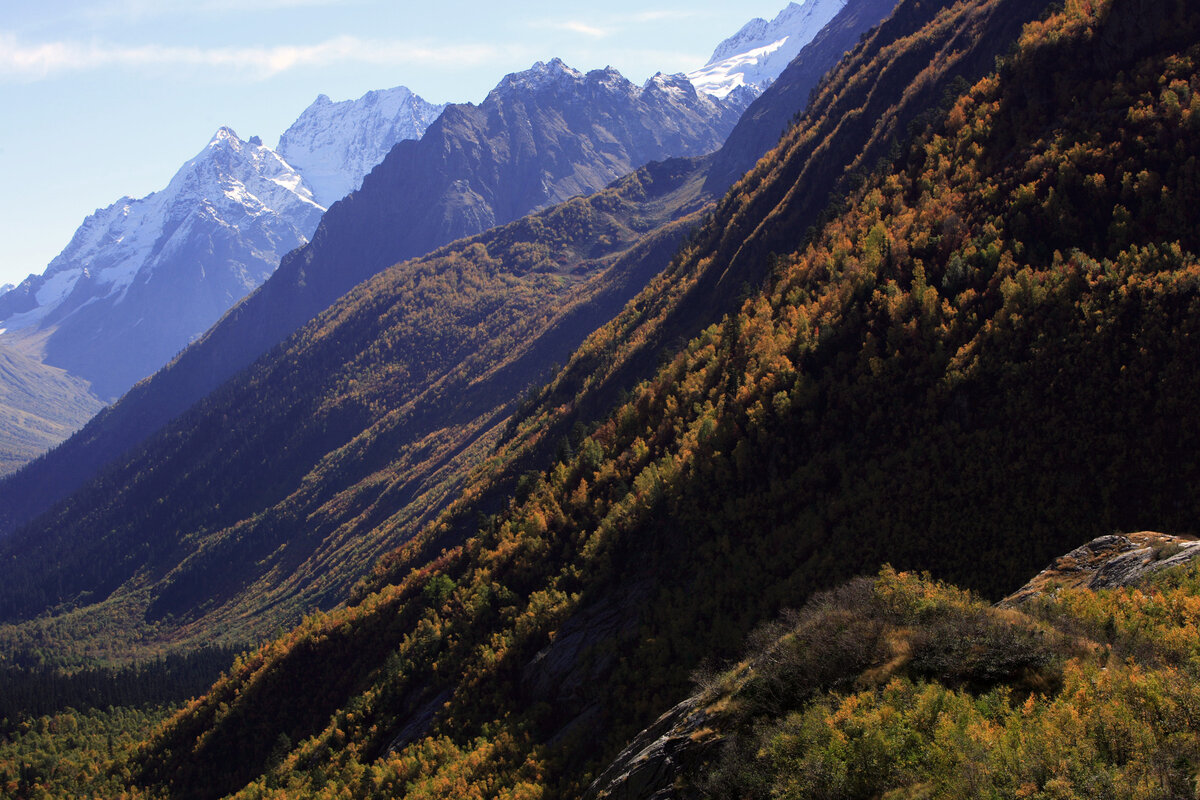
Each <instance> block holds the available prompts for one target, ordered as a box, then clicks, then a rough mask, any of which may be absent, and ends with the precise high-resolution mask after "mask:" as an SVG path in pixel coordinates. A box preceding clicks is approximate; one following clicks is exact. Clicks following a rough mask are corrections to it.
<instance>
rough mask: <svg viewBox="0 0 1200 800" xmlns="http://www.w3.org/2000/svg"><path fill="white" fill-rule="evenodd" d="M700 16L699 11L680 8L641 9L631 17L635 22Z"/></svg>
mask: <svg viewBox="0 0 1200 800" xmlns="http://www.w3.org/2000/svg"><path fill="white" fill-rule="evenodd" d="M698 16H700V14H699V12H697V11H691V10H680V9H662V10H659V11H639V12H638V13H636V14H634V15H633V16H631V17H630V18H629V19H630V20H631V21H633V22H661V21H662V20H667V19H691V18H693V17H698Z"/></svg>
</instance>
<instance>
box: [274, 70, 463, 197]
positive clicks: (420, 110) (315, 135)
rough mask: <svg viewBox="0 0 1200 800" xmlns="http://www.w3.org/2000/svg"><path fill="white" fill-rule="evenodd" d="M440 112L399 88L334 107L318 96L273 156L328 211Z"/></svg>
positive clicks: (324, 98) (282, 139)
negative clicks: (292, 171)
mask: <svg viewBox="0 0 1200 800" xmlns="http://www.w3.org/2000/svg"><path fill="white" fill-rule="evenodd" d="M443 108H445V106H444V105H434V104H433V103H428V102H426V101H425V100H423V99H421V97H419V96H418V95H415V94H413V93H412V91H410V90H409V89H408V88H406V87H404V86H397V87H395V88H393V89H383V90H379V91H373V92H367V93H366V94H364V95H363V96H362V97H360V98H358V99H357V100H343V101H342V102H338V103H335V102H333V101H331V100H330V99H329V97H327V96H326V95H319V96H318V97H317V99H316V101H315V102H314V103H313V104H312V105H311V106H309V107H308V108H306V109H305V110H304V113H302V114H301V115H300V116H299V117H298V118H297V119H296V121H295V122H293V123H292V125H291V127H289V128H288V129H287V130H286V131H284V132H283V134H282V135H281V136H280V137H279V146H278V147H276V148H275V152H277V153H279V155H280V156H281V157H282V158H283V159H284V160H285V161H287V163H289V164H291V165H292V167H294V168H295V169H296V171H297V172H299V173H300V174H301V175H303V176H304V183H305V185H306V186H308V187H309V189H311V190H312V194H313V199H314V200H316V202H317V203H319V204H320V205H322V206H325V207H329V206H331V205H333V204H334V203H335V202H336V201H338V200H340V199H342V198H343V197H345V196H346V195H348V194H350V193H351V192H353V191H355V190H356V189H358V187H359V186H361V185H362V179H363V177H364V176H366V174H367V173H368V172H370V171H371V170H372V169H373V168H374V167H375V165H376V164H378V163H379V162H380V161H383V157H384V156H386V155H387V154H388V151H389V150H391V149H392V147H393V146H394V145H395V144H396V143H397V142H399V141H402V140H404V139H420V138H421V135H422V134H423V133H424V132H425V129H426V128H428V127H429V126H430V125H431V124H432V123H433V121H434V120H435V119H437V118H438V115H439V114H441V113H442V109H443Z"/></svg>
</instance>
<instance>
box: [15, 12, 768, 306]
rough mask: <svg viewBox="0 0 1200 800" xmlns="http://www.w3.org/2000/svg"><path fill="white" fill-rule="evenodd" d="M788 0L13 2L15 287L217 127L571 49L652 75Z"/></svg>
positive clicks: (458, 92) (596, 62)
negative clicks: (100, 213) (99, 213)
mask: <svg viewBox="0 0 1200 800" xmlns="http://www.w3.org/2000/svg"><path fill="white" fill-rule="evenodd" d="M786 4H787V0H745V2H739V3H729V2H709V1H708V0H692V2H684V0H605V2H601V3H597V2H586V3H585V2H551V1H545V2H543V1H542V0H538V1H536V2H510V3H507V4H505V3H482V2H474V0H423V2H420V3H417V2H407V1H405V2H396V1H392V2H385V1H384V0H35V1H34V2H27V0H0V12H2V13H0V109H3V111H2V114H3V117H2V119H3V123H2V124H0V187H2V189H3V190H2V191H0V284H3V283H17V282H19V281H20V280H21V279H23V278H24V277H25V276H26V275H27V274H29V273H31V272H35V273H41V272H42V271H43V270H44V269H45V267H46V264H47V263H48V262H49V261H50V259H51V258H53V257H54V256H55V255H57V253H58V252H59V251H60V250H61V249H62V248H63V247H64V246H65V245H66V244H67V242H68V240H69V239H70V236H71V234H72V233H73V232H74V230H75V228H76V227H78V225H79V223H80V222H82V221H83V218H84V217H85V216H87V215H88V214H90V213H91V212H93V211H94V210H95V209H97V208H99V207H102V206H106V205H108V204H109V203H112V202H114V201H115V200H117V199H118V198H120V197H122V196H123V195H129V196H132V197H141V196H143V195H146V194H148V193H150V192H152V191H155V190H157V189H161V188H163V187H164V186H166V184H167V182H168V181H169V180H170V178H171V176H172V175H173V174H174V172H175V170H176V169H178V168H179V167H180V166H181V165H182V164H183V163H184V162H185V161H186V160H187V159H189V158H191V157H192V156H194V155H195V154H196V153H198V152H199V151H200V150H201V149H202V148H203V147H204V145H205V144H206V143H207V142H208V140H209V138H210V137H211V136H212V134H213V132H214V131H215V130H216V129H217V128H218V127H219V126H221V125H229V126H231V127H232V128H233V129H234V130H236V131H237V132H238V134H239V135H240V136H242V138H248V137H250V136H251V135H259V136H261V137H262V139H263V141H264V143H266V144H270V145H272V146H274V144H275V143H276V142H277V141H278V138H279V134H280V133H282V132H283V131H284V129H285V128H287V126H288V125H289V124H290V123H291V122H292V121H293V120H294V119H295V118H296V117H297V116H299V114H300V112H301V111H303V110H304V108H305V107H306V106H308V105H309V104H310V103H311V102H312V101H313V99H315V97H316V96H317V95H318V94H321V93H324V94H327V95H329V96H330V97H331V98H333V99H334V100H345V99H349V98H353V97H359V96H361V95H362V94H364V93H365V92H367V91H370V90H371V89H383V88H388V87H391V86H397V85H401V84H403V85H405V86H408V87H409V88H410V89H412V90H413V91H415V92H417V93H418V94H420V95H421V96H423V97H425V98H426V99H427V100H430V101H432V102H479V101H480V100H482V99H483V97H484V96H485V95H486V94H487V91H488V90H489V89H490V88H491V87H492V86H493V85H494V84H495V83H496V82H497V81H498V80H499V79H500V78H501V77H502V76H503V75H505V74H506V73H508V72H513V71H516V70H520V69H525V68H527V67H529V66H530V65H531V64H532V63H533V62H535V61H539V60H541V61H545V60H548V59H550V58H552V57H555V56H558V57H560V58H562V59H563V60H564V61H566V62H567V63H568V64H570V65H571V66H573V67H576V68H578V69H585V70H586V69H594V68H598V67H604V66H608V65H611V66H614V67H616V68H617V69H619V70H620V71H621V72H622V73H624V74H625V75H626V76H627V77H629V78H630V79H632V80H634V81H637V82H639V83H640V82H641V81H643V80H645V79H646V78H647V77H649V76H650V75H652V74H653V73H655V72H657V71H659V70H663V71H665V72H681V71H687V70H690V69H695V68H696V67H699V66H701V65H703V64H704V62H705V61H707V59H708V56H709V55H710V53H711V52H712V49H713V48H714V47H715V46H716V45H717V43H718V42H719V41H720V40H721V39H723V38H725V37H726V36H729V35H731V34H733V33H734V32H735V31H736V30H737V29H738V28H740V27H741V26H742V24H744V23H745V22H746V21H748V20H749V19H751V18H752V17H756V16H760V17H766V18H768V19H769V18H771V17H773V16H775V14H776V13H778V11H779V10H780V9H782V8H783V7H784V6H785V5H786Z"/></svg>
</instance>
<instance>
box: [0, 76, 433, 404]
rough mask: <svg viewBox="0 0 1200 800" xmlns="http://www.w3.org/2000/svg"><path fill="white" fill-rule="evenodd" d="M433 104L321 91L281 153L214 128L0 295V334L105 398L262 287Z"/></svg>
mask: <svg viewBox="0 0 1200 800" xmlns="http://www.w3.org/2000/svg"><path fill="white" fill-rule="evenodd" d="M440 109H441V107H440V106H434V105H431V104H429V103H426V102H425V101H423V100H422V99H421V98H419V97H417V96H416V95H414V94H413V93H412V92H410V91H409V90H408V89H406V88H404V87H397V88H395V89H390V90H386V91H381V92H370V93H368V94H367V95H364V96H363V97H361V98H359V99H358V100H354V101H346V102H343V103H331V102H330V101H329V99H328V98H327V97H324V96H321V97H319V98H318V99H317V101H316V102H315V103H313V105H312V106H310V107H309V108H308V109H307V110H306V111H305V112H304V113H303V114H302V115H301V116H300V118H299V119H298V120H297V121H296V122H295V123H294V124H293V125H292V126H291V127H290V128H289V129H288V131H287V132H285V133H284V135H283V137H281V140H280V149H279V151H273V150H271V149H270V148H268V147H266V146H264V145H263V143H262V141H261V140H260V139H259V138H258V137H251V138H250V139H249V140H248V141H243V140H242V139H240V138H239V137H238V136H237V134H235V133H234V132H233V130H232V129H230V128H221V129H220V130H218V131H217V133H216V134H215V135H214V136H213V138H212V140H211V141H210V142H209V144H208V145H207V146H206V147H205V148H204V149H203V150H202V151H201V152H200V153H199V154H198V155H197V156H196V157H195V158H193V159H191V160H190V161H188V162H187V163H186V164H184V166H183V167H182V168H181V169H180V170H179V172H177V173H176V175H175V177H174V178H172V180H171V182H170V183H169V184H168V185H167V187H166V188H165V189H163V190H162V191H159V192H155V193H153V194H151V195H148V196H147V197H144V198H141V199H137V200H135V199H132V198H129V197H125V198H122V199H121V200H119V201H117V202H116V203H114V204H112V205H111V206H109V207H107V208H104V209H100V210H99V211H97V212H96V213H95V214H93V215H91V216H90V217H88V218H87V219H86V220H84V223H83V225H82V226H80V228H79V230H78V231H76V233H75V235H74V237H73V238H72V240H71V242H70V244H68V245H67V247H66V248H65V249H64V250H63V251H62V253H60V254H59V255H58V256H57V257H56V258H55V259H54V260H53V261H51V262H50V265H49V266H48V267H47V268H46V271H45V272H44V273H42V274H41V275H31V276H29V277H28V278H27V279H26V280H24V281H23V282H22V283H21V284H20V285H19V286H17V287H16V288H15V289H13V290H12V291H10V292H8V293H6V294H3V295H0V328H5V329H7V331H8V334H7V335H8V336H10V337H17V338H20V337H22V336H29V335H34V336H37V337H39V338H40V339H44V341H45V345H44V348H43V349H44V353H45V360H46V363H47V364H50V365H53V366H57V367H62V368H64V369H66V370H67V371H68V372H70V373H71V374H73V375H76V376H79V377H81V378H83V379H85V380H86V381H88V382H89V383H90V384H91V387H92V391H93V392H94V394H95V395H96V396H97V397H99V398H101V399H104V400H110V401H111V400H113V399H116V398H117V397H119V396H120V395H121V394H123V393H124V392H125V391H126V390H127V389H128V388H129V387H130V386H132V385H133V384H134V383H135V382H137V381H138V380H141V379H142V378H144V377H146V376H147V375H149V374H151V373H152V372H154V370H156V369H158V368H159V367H160V366H162V365H163V364H165V363H166V362H167V361H168V360H169V359H170V358H171V357H173V356H174V355H175V354H176V353H178V352H179V351H180V350H181V349H183V348H184V347H186V346H187V345H188V344H189V343H190V342H191V341H193V340H194V339H196V338H197V337H198V336H199V335H200V334H201V333H203V332H204V331H205V330H206V329H207V328H208V327H209V326H211V325H212V324H213V323H214V322H216V321H217V319H219V318H220V317H221V315H222V314H223V313H225V311H226V310H227V309H228V308H229V307H230V306H231V305H233V304H234V303H236V302H237V301H238V300H240V299H241V298H242V297H244V296H245V295H246V294H247V293H248V292H250V291H251V290H253V289H254V288H255V287H257V286H258V285H260V284H261V283H262V282H263V281H264V280H266V278H267V276H269V275H270V274H271V273H272V272H273V271H274V270H275V268H276V267H277V266H278V264H279V259H280V258H281V257H282V256H283V255H284V254H285V253H287V252H288V251H290V250H292V249H294V248H296V247H298V246H300V245H303V244H305V243H306V242H307V241H308V237H309V236H311V235H312V232H313V230H315V229H316V226H317V222H318V221H319V220H320V218H321V215H322V214H323V213H324V211H325V208H326V206H327V205H328V204H329V203H331V202H333V201H334V200H336V199H338V198H339V197H341V194H339V193H338V192H342V193H344V192H345V191H351V190H353V189H354V188H357V186H358V184H359V183H360V182H361V181H362V178H363V176H364V175H366V173H367V172H368V171H370V169H371V167H373V166H374V165H375V163H377V162H378V160H379V159H381V158H382V157H383V155H384V154H386V153H387V151H388V150H390V149H391V147H392V146H393V145H394V144H395V143H396V142H397V141H399V140H400V139H402V138H413V137H418V136H420V135H421V133H422V132H423V131H424V129H425V127H426V126H427V125H428V124H429V122H431V121H432V119H433V118H435V117H436V115H437V113H438V112H439V111H440ZM284 152H286V153H288V154H289V155H290V156H291V160H290V161H289V160H287V159H285V157H284V156H283V155H282V153H284ZM293 162H294V163H293ZM297 165H300V166H297ZM343 190H344V191H343Z"/></svg>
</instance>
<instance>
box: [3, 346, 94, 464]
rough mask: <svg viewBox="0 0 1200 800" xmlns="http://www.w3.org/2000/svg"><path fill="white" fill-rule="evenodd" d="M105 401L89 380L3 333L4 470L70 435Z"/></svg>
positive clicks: (47, 448) (23, 461)
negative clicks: (17, 344) (34, 353)
mask: <svg viewBox="0 0 1200 800" xmlns="http://www.w3.org/2000/svg"><path fill="white" fill-rule="evenodd" d="M103 406H104V404H103V403H101V402H100V400H98V399H97V398H96V397H95V395H93V394H92V393H91V392H90V391H89V389H88V385H87V383H86V382H84V381H82V380H79V379H78V378H74V377H72V376H71V375H68V374H67V373H66V372H64V371H63V370H61V369H56V368H55V367H48V366H46V365H45V364H43V363H41V361H40V360H38V359H37V358H31V357H29V356H28V355H26V354H24V353H22V352H20V351H18V350H16V349H15V348H13V347H12V346H11V345H10V344H9V343H8V342H5V341H4V340H3V339H0V475H7V474H9V473H11V472H14V471H16V470H17V469H18V468H19V467H20V466H21V465H22V464H25V463H26V462H28V461H30V460H32V459H33V458H35V457H36V456H38V455H39V454H41V453H44V452H45V451H47V450H49V449H50V448H51V447H53V446H54V445H56V444H58V443H59V442H61V441H62V440H63V439H65V438H67V437H68V436H69V435H71V434H72V433H74V432H75V431H76V430H78V429H79V428H81V427H83V424H84V423H85V422H87V421H88V419H89V418H90V417H92V415H94V414H95V413H96V412H97V411H99V410H100V409H101V408H102V407H103Z"/></svg>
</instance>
